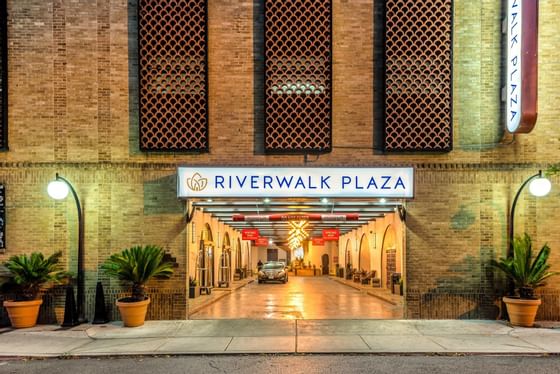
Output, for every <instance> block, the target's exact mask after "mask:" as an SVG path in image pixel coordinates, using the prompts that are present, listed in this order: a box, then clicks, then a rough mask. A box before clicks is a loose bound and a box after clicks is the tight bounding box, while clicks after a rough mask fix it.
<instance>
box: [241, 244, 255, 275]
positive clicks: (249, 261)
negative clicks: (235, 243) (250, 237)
mask: <svg viewBox="0 0 560 374" xmlns="http://www.w3.org/2000/svg"><path fill="white" fill-rule="evenodd" d="M243 268H245V269H246V270H247V271H246V274H245V275H246V276H252V275H253V265H252V258H251V247H250V245H249V243H248V242H247V243H245V262H244V263H243Z"/></svg>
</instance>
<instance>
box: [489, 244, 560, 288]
mask: <svg viewBox="0 0 560 374" xmlns="http://www.w3.org/2000/svg"><path fill="white" fill-rule="evenodd" d="M549 256H550V247H549V246H548V245H547V244H545V245H544V246H543V247H542V248H541V250H540V251H539V253H538V254H537V256H536V257H535V258H534V259H533V248H532V241H531V237H530V236H529V235H528V234H527V233H525V235H524V236H523V237H516V238H515V239H514V241H513V257H508V258H500V261H495V260H492V262H491V263H492V265H493V266H495V267H496V268H498V269H500V270H502V271H503V272H504V273H505V275H506V276H507V277H508V278H510V279H511V280H512V281H513V283H514V284H515V288H516V289H517V290H518V292H519V294H520V296H521V298H524V299H530V298H534V290H535V288H538V287H542V286H545V285H546V282H545V281H546V280H547V279H548V278H550V277H552V276H554V275H559V274H560V272H551V271H549V269H550V265H548V264H547V261H548V257H549Z"/></svg>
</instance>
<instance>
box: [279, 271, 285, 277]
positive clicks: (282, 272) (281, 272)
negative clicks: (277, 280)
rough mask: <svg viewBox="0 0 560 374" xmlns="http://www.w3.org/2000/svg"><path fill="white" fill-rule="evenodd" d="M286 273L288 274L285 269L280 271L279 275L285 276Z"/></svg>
mask: <svg viewBox="0 0 560 374" xmlns="http://www.w3.org/2000/svg"><path fill="white" fill-rule="evenodd" d="M284 275H286V273H285V272H284V270H282V271H279V272H278V276H279V277H283V276H284Z"/></svg>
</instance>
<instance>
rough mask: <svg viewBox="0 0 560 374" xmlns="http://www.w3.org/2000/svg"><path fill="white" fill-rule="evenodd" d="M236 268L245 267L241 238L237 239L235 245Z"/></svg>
mask: <svg viewBox="0 0 560 374" xmlns="http://www.w3.org/2000/svg"><path fill="white" fill-rule="evenodd" d="M235 268H236V269H239V270H241V269H242V268H243V256H242V253H241V240H239V238H238V239H237V245H236V246H235Z"/></svg>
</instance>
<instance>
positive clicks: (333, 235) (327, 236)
mask: <svg viewBox="0 0 560 374" xmlns="http://www.w3.org/2000/svg"><path fill="white" fill-rule="evenodd" d="M339 236H340V231H338V229H324V230H323V239H324V240H338V238H339Z"/></svg>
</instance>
